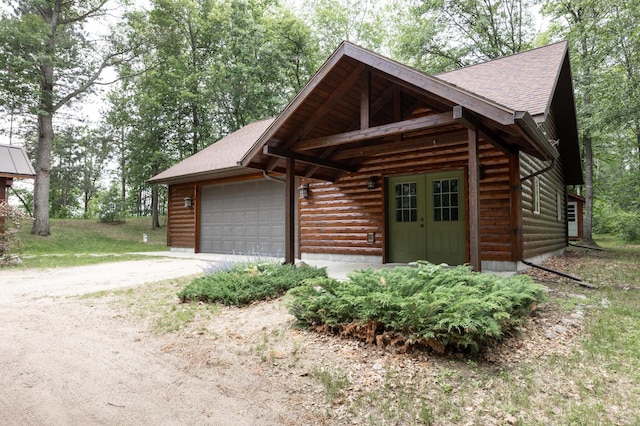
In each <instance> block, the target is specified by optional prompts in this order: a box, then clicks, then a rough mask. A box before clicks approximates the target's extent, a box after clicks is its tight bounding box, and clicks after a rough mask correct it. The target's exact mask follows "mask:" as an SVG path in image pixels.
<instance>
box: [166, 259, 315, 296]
mask: <svg viewBox="0 0 640 426" xmlns="http://www.w3.org/2000/svg"><path fill="white" fill-rule="evenodd" d="M326 276H327V272H326V270H325V269H324V268H320V269H319V268H313V267H308V266H304V267H296V266H295V265H281V264H279V263H275V262H259V263H237V264H233V265H231V267H230V269H228V270H224V271H217V272H215V273H213V274H209V275H205V276H203V277H199V278H196V279H195V280H193V281H192V282H191V283H190V284H189V285H188V286H186V287H185V288H184V289H183V290H182V291H181V292H180V293H178V297H179V298H180V299H181V300H182V301H183V302H186V301H188V300H189V301H203V302H217V303H222V304H225V305H237V306H243V305H247V304H249V303H252V302H254V301H258V300H265V299H273V298H275V297H278V296H280V295H282V294H284V293H285V292H286V291H287V290H289V289H291V288H293V287H296V286H299V285H301V284H302V283H303V282H304V281H306V280H309V279H313V278H318V277H323V278H326Z"/></svg>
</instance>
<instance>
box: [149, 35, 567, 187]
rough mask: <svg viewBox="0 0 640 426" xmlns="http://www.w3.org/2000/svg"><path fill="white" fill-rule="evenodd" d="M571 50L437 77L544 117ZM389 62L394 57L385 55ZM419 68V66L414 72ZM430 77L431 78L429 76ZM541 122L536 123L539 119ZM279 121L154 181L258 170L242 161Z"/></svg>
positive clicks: (250, 129) (231, 138)
mask: <svg viewBox="0 0 640 426" xmlns="http://www.w3.org/2000/svg"><path fill="white" fill-rule="evenodd" d="M566 52H567V43H566V42H560V43H556V44H551V45H548V46H544V47H541V48H537V49H533V50H530V51H526V52H522V53H519V54H515V55H512V56H508V57H504V58H500V59H495V60H492V61H489V62H485V63H481V64H477V65H472V66H469V67H465V68H461V69H458V70H454V71H450V72H447V73H443V74H438V75H436V76H435V80H441V81H444V82H445V83H446V84H450V85H453V86H457V87H458V88H459V89H461V90H462V91H464V92H467V93H472V94H474V95H477V96H479V98H484V99H486V100H487V101H488V102H490V103H493V104H495V105H500V106H501V107H506V108H507V109H509V110H512V111H527V112H528V113H529V114H531V116H534V117H535V116H538V120H544V117H545V116H546V113H547V112H548V108H549V104H550V102H551V98H552V96H553V93H554V90H555V87H556V83H557V81H558V74H559V72H560V69H561V65H562V63H563V60H564V58H565V55H566ZM384 59H385V60H387V61H391V60H389V59H387V58H384ZM414 71H415V70H414ZM427 77H429V76H427ZM538 120H537V121H538ZM273 121H274V119H267V120H262V121H258V122H255V123H252V124H249V125H247V126H245V127H243V128H241V129H239V130H237V131H236V132H234V133H231V134H230V135H228V136H226V137H224V138H223V139H221V140H220V141H218V142H216V143H214V144H213V145H211V146H209V147H208V148H206V149H204V150H202V151H200V152H199V153H197V154H195V155H193V156H191V157H189V158H187V159H185V160H183V161H182V162H180V163H178V164H176V165H175V166H173V167H171V168H170V169H168V170H166V171H164V172H162V173H160V174H159V175H156V176H154V177H153V178H151V179H150V180H149V182H151V183H179V182H189V181H195V180H202V179H206V178H216V177H228V176H236V175H243V174H245V175H246V174H250V173H255V171H256V170H255V169H250V168H244V167H242V166H240V165H238V161H240V160H242V159H243V158H244V157H245V156H246V155H248V152H249V151H250V150H251V149H252V148H253V147H254V145H255V144H256V143H257V141H258V140H259V139H260V138H261V136H263V133H264V132H265V131H267V129H268V128H269V126H270V125H271V124H272V123H273Z"/></svg>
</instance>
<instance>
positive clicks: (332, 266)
mask: <svg viewBox="0 0 640 426" xmlns="http://www.w3.org/2000/svg"><path fill="white" fill-rule="evenodd" d="M133 254H137V255H144V256H156V257H170V258H181V259H199V260H203V261H207V262H211V263H214V262H254V261H257V260H273V261H276V262H278V261H279V262H282V261H284V259H283V258H275V257H264V256H263V257H260V256H245V255H238V254H235V255H234V254H216V253H193V252H179V251H157V252H138V253H133ZM299 262H301V261H300V260H297V261H296V263H299ZM302 262H304V263H305V264H307V265H309V266H316V267H319V268H322V267H326V268H327V275H329V276H330V277H331V278H335V279H337V280H343V281H344V280H346V279H347V276H348V275H349V273H350V272H352V271H357V270H361V269H369V268H371V269H382V268H393V267H396V266H407V264H406V263H384V264H381V263H356V262H335V261H330V260H304V261H302ZM484 272H486V273H493V274H496V275H499V276H502V277H508V276H512V275H515V274H516V272H515V271H484Z"/></svg>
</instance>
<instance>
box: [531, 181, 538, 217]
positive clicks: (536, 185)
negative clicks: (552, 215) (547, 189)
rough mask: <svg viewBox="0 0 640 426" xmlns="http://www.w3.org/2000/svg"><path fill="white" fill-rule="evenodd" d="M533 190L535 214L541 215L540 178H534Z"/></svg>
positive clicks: (532, 200)
mask: <svg viewBox="0 0 640 426" xmlns="http://www.w3.org/2000/svg"><path fill="white" fill-rule="evenodd" d="M532 186H533V187H532V188H531V204H532V207H533V213H534V214H540V178H539V177H538V176H535V177H534V178H533V182H532Z"/></svg>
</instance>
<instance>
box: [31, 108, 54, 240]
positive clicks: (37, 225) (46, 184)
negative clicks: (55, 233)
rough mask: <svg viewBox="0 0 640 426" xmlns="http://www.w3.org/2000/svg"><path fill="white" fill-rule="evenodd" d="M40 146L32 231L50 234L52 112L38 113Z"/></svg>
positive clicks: (34, 187)
mask: <svg viewBox="0 0 640 426" xmlns="http://www.w3.org/2000/svg"><path fill="white" fill-rule="evenodd" d="M38 129H39V134H38V148H37V151H36V178H35V181H34V184H33V217H34V221H33V226H32V228H31V233H32V234H35V235H43V236H46V235H49V234H50V233H51V230H50V227H49V188H50V186H51V144H52V141H53V120H52V116H51V114H46V113H44V112H41V113H40V114H38Z"/></svg>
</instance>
